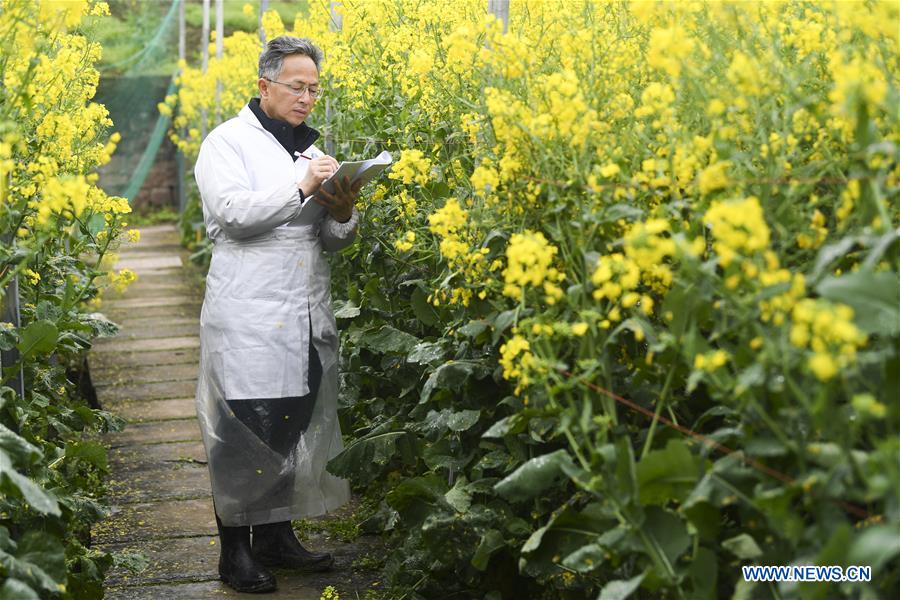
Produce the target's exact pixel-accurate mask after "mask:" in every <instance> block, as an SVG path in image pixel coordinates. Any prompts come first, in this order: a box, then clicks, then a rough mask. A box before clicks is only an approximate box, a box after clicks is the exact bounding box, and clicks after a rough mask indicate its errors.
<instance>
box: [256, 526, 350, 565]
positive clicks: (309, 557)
mask: <svg viewBox="0 0 900 600" xmlns="http://www.w3.org/2000/svg"><path fill="white" fill-rule="evenodd" d="M253 555H254V556H255V557H256V558H257V560H259V562H261V563H262V564H264V565H266V566H268V567H282V568H286V569H300V570H303V571H315V572H320V571H328V570H329V569H331V567H333V566H334V557H332V556H331V554H328V553H327V552H322V553H319V552H310V551H309V550H307V549H306V548H304V547H303V546H301V545H300V542H299V541H297V536H295V535H294V530H293V528H291V522H290V521H282V522H280V523H268V524H266V525H254V526H253Z"/></svg>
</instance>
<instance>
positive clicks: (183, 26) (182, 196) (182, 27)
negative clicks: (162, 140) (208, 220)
mask: <svg viewBox="0 0 900 600" xmlns="http://www.w3.org/2000/svg"><path fill="white" fill-rule="evenodd" d="M186 1H187V0H179V2H180V6H179V7H178V65H179V66H178V70H179V72H180V71H181V65H182V64H184V60H185V57H186V55H187V20H186V17H185V14H184V13H185V11H184V3H185V2H186ZM179 74H180V73H179ZM178 137H179V138H181V139H184V138H185V128H184V127H183V126H182V127H181V129H180V131H179V132H178ZM175 165H176V168H177V170H178V183H177V185H176V189H177V192H176V193H177V194H178V213H179V214H181V213H183V212H184V207H185V205H186V204H187V190H186V189H185V185H184V176H185V172H184V152H182V151H181V149H180V148H178V149H176V150H175Z"/></svg>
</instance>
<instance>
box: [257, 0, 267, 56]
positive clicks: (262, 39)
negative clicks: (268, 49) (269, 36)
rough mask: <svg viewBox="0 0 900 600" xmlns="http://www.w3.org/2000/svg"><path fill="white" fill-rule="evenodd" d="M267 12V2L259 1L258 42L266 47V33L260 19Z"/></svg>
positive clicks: (265, 0)
mask: <svg viewBox="0 0 900 600" xmlns="http://www.w3.org/2000/svg"><path fill="white" fill-rule="evenodd" d="M267 10H269V0H259V25H258V28H259V41H260V42H262V45H263V46H265V45H266V32H265V30H264V29H263V26H262V18H263V13H265V12H266V11H267Z"/></svg>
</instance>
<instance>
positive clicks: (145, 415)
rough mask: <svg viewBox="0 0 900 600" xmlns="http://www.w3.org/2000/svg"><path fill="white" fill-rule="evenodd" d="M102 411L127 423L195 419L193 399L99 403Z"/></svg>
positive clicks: (195, 412) (195, 410)
mask: <svg viewBox="0 0 900 600" xmlns="http://www.w3.org/2000/svg"><path fill="white" fill-rule="evenodd" d="M101 405H102V406H103V408H104V409H106V410H108V411H110V412H111V413H114V414H116V415H118V416H120V417H122V418H123V419H125V420H126V421H128V422H129V423H145V422H147V421H171V420H173V419H186V418H190V417H195V416H196V415H197V409H196V408H195V406H196V405H195V403H194V399H193V398H174V399H172V400H151V401H127V402H126V401H119V402H101Z"/></svg>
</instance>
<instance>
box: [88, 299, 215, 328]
mask: <svg viewBox="0 0 900 600" xmlns="http://www.w3.org/2000/svg"><path fill="white" fill-rule="evenodd" d="M202 304H203V300H201V299H200V298H197V299H196V300H194V301H190V300H187V301H182V302H181V303H179V304H170V305H168V306H148V307H146V308H142V309H140V311H139V312H138V313H135V311H134V310H130V309H124V308H123V309H118V308H115V307H112V308H109V309H107V308H106V307H105V306H102V305H101V307H100V312H102V313H103V314H105V315H107V316H109V318H110V319H112V320H113V321H116V322H119V321H127V320H129V319H130V318H132V317H141V318H143V317H199V316H200V306H201V305H202Z"/></svg>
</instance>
